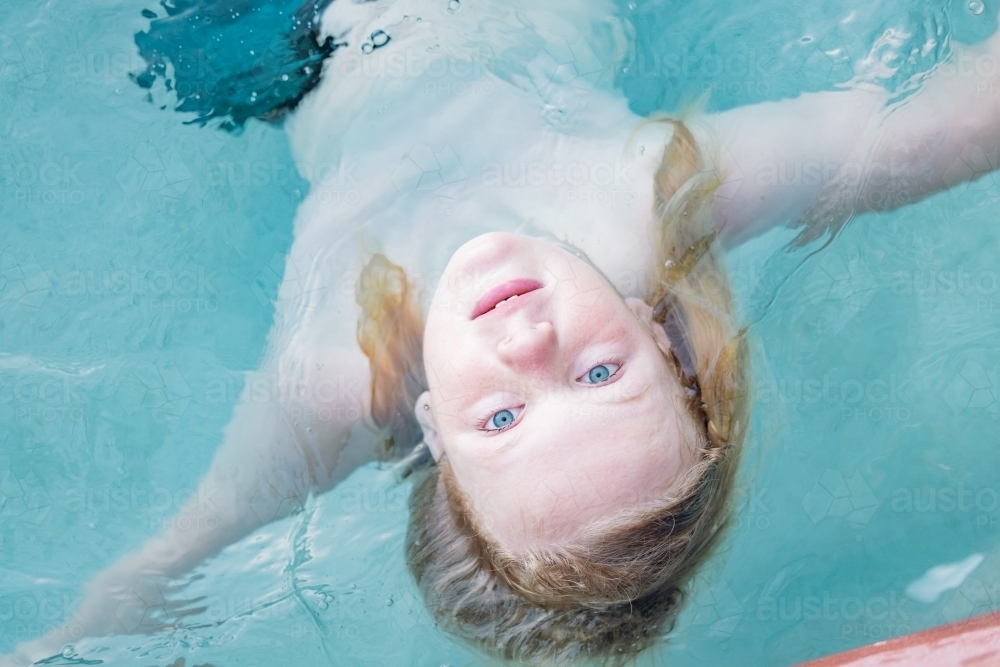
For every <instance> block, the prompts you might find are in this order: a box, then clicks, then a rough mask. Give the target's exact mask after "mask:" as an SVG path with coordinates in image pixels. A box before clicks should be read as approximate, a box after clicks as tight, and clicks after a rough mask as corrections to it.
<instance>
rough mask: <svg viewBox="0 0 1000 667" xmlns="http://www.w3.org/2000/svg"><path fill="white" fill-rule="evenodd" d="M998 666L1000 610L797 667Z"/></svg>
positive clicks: (999, 663) (999, 657) (999, 661)
mask: <svg viewBox="0 0 1000 667" xmlns="http://www.w3.org/2000/svg"><path fill="white" fill-rule="evenodd" d="M889 665H892V666H893V667H922V666H925V665H926V666H933V667H937V666H939V665H941V666H947V667H951V666H952V665H954V666H955V667H958V666H961V667H987V666H990V667H992V666H994V665H1000V611H995V612H991V613H989V614H983V615H982V616H973V617H972V618H967V619H965V620H962V621H957V622H955V623H949V624H947V625H939V626H937V627H935V628H928V629H927V630H921V631H920V632H914V633H912V634H908V635H903V636H902V637H896V638H895V639H889V640H887V641H884V642H876V643H875V644H871V645H869V646H862V647H860V648H856V649H852V650H850V651H846V652H844V653H837V654H835V655H828V656H826V657H825V658H820V659H818V660H812V661H810V662H805V663H802V664H801V665H800V666H799V667H887V666H889Z"/></svg>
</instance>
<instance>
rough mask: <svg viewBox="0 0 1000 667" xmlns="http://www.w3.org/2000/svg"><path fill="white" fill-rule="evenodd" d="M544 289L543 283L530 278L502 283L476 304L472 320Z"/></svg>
mask: <svg viewBox="0 0 1000 667" xmlns="http://www.w3.org/2000/svg"><path fill="white" fill-rule="evenodd" d="M542 287H543V285H542V283H540V282H538V281H537V280H530V279H528V278H518V279H517V280H508V281H507V282H505V283H501V284H500V285H497V286H496V287H494V288H493V289H491V290H489V291H488V292H486V294H484V295H483V296H482V298H480V299H479V301H477V302H476V306H475V308H473V309H472V319H476V318H477V317H480V316H482V315H485V314H486V313H489V312H492V311H494V310H496V309H498V308H503V307H504V306H505V305H507V304H510V303H511V302H512V301H515V300H517V298H518V297H522V296H524V295H525V294H529V293H531V292H534V291H535V290H539V289H541V288H542Z"/></svg>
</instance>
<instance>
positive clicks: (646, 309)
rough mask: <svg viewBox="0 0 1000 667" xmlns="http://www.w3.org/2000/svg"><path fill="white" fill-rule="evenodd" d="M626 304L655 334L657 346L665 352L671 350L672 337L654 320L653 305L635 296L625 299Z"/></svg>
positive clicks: (653, 334) (652, 333)
mask: <svg viewBox="0 0 1000 667" xmlns="http://www.w3.org/2000/svg"><path fill="white" fill-rule="evenodd" d="M625 305H626V306H628V308H629V310H631V311H632V314H634V315H635V317H636V319H638V320H639V321H640V322H642V324H643V325H644V326H645V327H646V329H647V330H648V331H649V333H650V334H651V335H652V336H653V340H655V341H656V345H657V347H659V348H660V349H661V350H662V351H663V353H664V354H667V353H669V352H670V339H669V338H667V332H666V331H664V330H663V327H661V326H660V324H659V323H658V322H655V321H653V307H652V306H650V305H649V304H648V303H646V302H645V301H643V300H642V299H637V298H635V297H634V296H630V297H628V298H626V299H625Z"/></svg>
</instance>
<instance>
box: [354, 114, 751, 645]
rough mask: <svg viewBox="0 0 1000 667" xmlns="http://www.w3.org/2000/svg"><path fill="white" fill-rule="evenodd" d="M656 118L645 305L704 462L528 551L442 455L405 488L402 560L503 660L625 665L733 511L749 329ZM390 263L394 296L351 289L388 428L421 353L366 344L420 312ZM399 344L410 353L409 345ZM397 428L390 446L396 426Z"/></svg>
mask: <svg viewBox="0 0 1000 667" xmlns="http://www.w3.org/2000/svg"><path fill="white" fill-rule="evenodd" d="M653 122H664V123H669V124H671V125H672V126H673V136H672V139H671V141H670V143H669V144H668V145H667V147H666V149H665V150H664V156H663V159H662V161H661V164H660V167H659V169H658V171H657V172H656V177H655V186H654V187H655V189H656V205H655V211H654V214H655V215H656V216H657V218H658V220H659V221H660V223H661V224H660V225H659V229H658V230H657V236H658V238H657V239H656V241H657V247H658V248H659V253H658V255H659V256H658V258H657V265H656V267H655V269H654V270H653V271H652V276H653V279H652V281H651V285H650V287H649V289H648V298H647V299H646V302H647V303H649V304H650V305H651V306H653V308H654V319H655V321H656V322H658V323H659V324H660V325H662V326H663V327H664V330H665V331H666V332H667V334H668V335H669V337H670V338H671V340H672V341H673V345H672V349H673V351H672V352H671V354H669V355H668V357H669V360H670V361H671V362H672V364H673V366H674V368H675V369H676V372H677V374H678V377H679V378H680V379H681V382H682V384H683V385H684V387H685V390H686V394H687V401H688V410H687V415H688V418H689V419H690V420H691V423H692V425H693V426H694V428H692V429H684V430H687V431H689V432H692V433H695V434H696V436H695V438H696V442H693V443H683V444H687V445H691V446H692V447H693V448H694V449H695V450H696V451H698V452H699V453H700V457H699V461H698V463H697V464H696V465H695V466H694V467H693V468H692V469H691V470H690V471H689V472H688V474H687V475H686V477H685V478H684V481H683V483H681V484H680V485H678V488H677V489H676V490H675V491H674V492H673V497H671V498H667V499H663V500H659V501H656V502H655V503H648V504H644V505H641V506H638V507H634V508H630V509H628V510H626V511H623V512H620V513H618V514H617V515H615V516H613V517H610V518H608V519H605V520H602V521H599V522H597V523H596V524H594V525H592V526H590V527H589V528H588V529H587V530H585V531H584V533H583V534H582V535H581V536H580V537H579V538H578V539H577V540H576V541H575V543H574V544H570V545H566V546H558V547H551V548H546V549H536V550H532V551H530V552H528V553H512V552H510V551H509V550H506V549H505V548H503V547H502V545H500V544H498V543H496V542H495V541H494V540H493V539H492V538H491V537H490V536H489V535H488V534H487V533H486V532H485V531H483V530H481V529H480V527H479V525H478V522H477V520H476V517H475V515H474V513H473V512H472V511H471V509H470V504H469V502H468V500H467V498H466V497H465V496H464V494H463V493H462V491H461V490H460V489H459V487H458V485H457V484H456V483H455V479H454V476H453V474H452V471H451V468H450V467H449V465H448V462H447V458H446V457H445V458H442V460H441V461H440V463H439V465H437V466H430V467H427V468H425V469H424V470H423V471H422V472H421V475H420V476H418V479H417V480H416V482H415V484H414V489H413V492H412V494H411V497H410V522H409V529H408V533H407V542H406V558H407V562H408V565H409V568H410V572H411V573H412V575H413V577H414V579H415V580H416V583H417V585H418V587H419V589H420V591H421V593H422V595H423V598H424V601H425V603H426V604H427V607H428V609H429V610H430V611H431V613H432V614H433V616H434V617H435V619H436V620H437V621H438V623H439V624H440V625H441V626H442V627H443V628H444V629H445V630H447V631H449V632H451V633H452V634H454V635H457V636H458V637H460V638H462V639H464V640H465V641H467V642H469V643H471V644H472V645H474V646H476V647H477V648H479V649H481V650H484V651H486V652H487V653H489V654H492V655H495V656H498V657H502V658H505V659H511V660H517V661H521V662H529V663H533V664H560V663H566V662H569V661H572V662H577V661H580V660H582V659H588V658H589V659H594V660H596V661H598V662H609V661H610V662H614V663H618V662H622V661H623V660H624V659H626V658H627V657H629V656H631V655H634V654H636V653H638V652H639V651H641V650H642V649H644V648H646V647H647V646H649V645H650V644H651V643H652V642H654V641H655V639H656V638H657V637H658V636H660V635H661V634H663V633H664V632H666V631H668V630H669V629H670V628H671V627H672V626H673V623H674V620H675V618H676V615H677V613H678V611H679V609H680V604H681V602H682V598H683V593H682V586H683V584H684V583H685V582H686V581H687V579H688V578H689V577H690V576H691V574H692V573H693V570H694V568H695V567H696V566H697V565H698V564H699V563H700V562H702V561H703V560H704V559H705V558H706V556H707V555H708V553H709V552H710V551H711V549H712V548H713V547H714V546H715V545H716V544H717V542H718V539H719V535H720V533H721V531H722V529H723V528H724V526H725V523H726V520H727V517H728V511H727V510H728V506H729V498H730V496H731V490H732V487H733V485H734V476H735V472H736V467H737V463H738V458H739V452H740V445H741V443H742V440H743V437H744V430H745V427H746V415H745V412H746V406H747V391H746V375H745V345H744V342H743V335H742V332H740V331H738V330H737V329H736V327H735V325H734V323H733V316H732V305H731V295H730V291H729V287H728V280H727V278H726V275H725V272H724V269H723V265H722V258H721V256H720V255H719V250H718V248H717V245H716V244H715V243H714V241H715V239H716V236H717V230H716V229H715V228H714V226H713V223H712V218H711V210H710V209H711V204H712V197H713V194H714V191H715V188H716V186H717V184H718V180H717V175H716V174H715V172H714V170H713V169H711V168H710V165H709V163H708V162H707V161H706V159H705V157H704V156H703V154H702V152H701V151H700V149H699V147H698V145H697V143H696V142H695V140H694V137H693V136H692V135H691V133H690V131H689V130H688V128H687V127H685V125H684V124H683V123H681V122H679V121H674V120H670V119H662V120H659V121H653ZM373 262H374V264H372V263H370V264H369V267H372V270H373V271H379V272H382V273H385V272H387V271H388V272H391V271H392V270H393V269H392V267H393V266H394V265H391V263H388V261H387V260H385V258H383V257H380V256H377V257H376V260H373ZM395 268H396V269H398V270H399V271H400V274H397V275H396V281H395V282H396V283H397V284H398V281H399V280H400V279H401V280H402V287H400V288H397V289H395V290H394V291H392V293H391V295H390V297H391V298H388V299H386V298H379V299H375V300H370V299H369V300H368V301H367V306H366V304H365V303H362V301H364V300H365V299H364V298H363V297H362V295H361V293H360V292H359V298H358V300H359V303H362V306H363V311H364V314H363V316H362V319H361V322H360V324H359V336H358V337H359V342H360V343H361V346H362V349H363V350H365V353H366V354H368V356H369V359H370V360H371V363H372V370H373V372H372V378H373V383H372V405H373V406H384V407H380V408H378V410H380V411H381V413H379V414H375V408H374V407H373V419H374V420H375V421H376V423H377V424H378V425H379V426H381V427H383V428H385V429H386V430H387V432H388V431H392V430H393V429H394V426H393V423H392V422H393V420H396V421H399V420H401V419H403V417H404V416H408V418H409V419H410V420H412V406H413V400H414V399H415V398H416V395H417V394H418V393H419V387H417V386H416V384H418V383H417V382H416V381H414V379H413V377H414V376H413V375H412V373H410V374H409V375H408V374H407V373H408V372H407V371H402V372H401V371H400V368H404V369H405V368H406V364H413V363H418V362H419V350H417V349H416V348H415V347H413V346H412V345H406V346H404V347H398V348H397V349H396V352H395V353H389V352H388V351H385V350H384V349H381V351H380V345H379V344H373V343H372V341H376V340H378V341H390V340H394V339H395V340H398V341H406V342H409V341H411V340H412V336H411V335H404V334H403V333H402V332H400V331H396V332H395V333H394V332H392V331H391V329H392V327H393V326H394V325H396V326H398V325H406V326H412V325H414V324H415V323H417V324H419V322H417V321H416V320H414V317H415V315H414V313H416V312H418V311H414V310H413V307H412V305H409V304H408V302H407V301H406V299H404V298H402V297H403V295H404V294H407V295H409V296H412V295H411V294H410V293H409V288H408V287H406V282H405V274H404V273H402V270H401V269H399V268H398V267H395ZM366 271H368V269H366ZM407 298H408V297H407ZM377 304H386V305H387V306H388V309H386V307H383V306H377ZM376 306H377V307H376ZM369 308H373V310H371V311H369V310H368V309H369ZM393 313H396V314H393ZM400 313H405V314H402V315H400ZM384 326H389V328H390V330H385V329H383V328H382V327H384ZM410 331H411V332H412V331H413V330H412V329H410ZM678 341H681V342H682V343H681V344H678V343H677V342H678ZM404 348H405V350H408V351H407V352H405V354H409V355H410V357H409V359H404V358H402V357H403V352H402V351H403V350H404ZM377 364H379V365H380V367H379V368H376V365H377ZM399 364H403V365H402V366H400V365H399ZM390 366H391V368H390ZM376 371H377V372H376ZM380 374H382V375H380ZM420 380H422V376H421V377H420ZM394 392H395V393H394ZM399 392H402V394H400V393H399ZM403 394H405V396H403ZM389 396H400V398H393V399H390V398H388V397H389ZM406 401H408V402H406ZM404 403H405V406H404ZM404 408H405V410H407V412H406V413H405V415H404V414H403V412H402V411H403V410H404ZM403 421H405V420H403ZM400 434H401V435H403V436H405V437H407V438H408V442H407V445H412V444H413V443H414V442H415V441H416V437H415V435H414V434H413V433H412V427H409V428H404V429H403V430H402V431H401V432H400ZM393 437H394V438H395V441H394V445H393V447H394V448H398V447H399V446H400V442H401V441H400V436H395V435H393V436H390V439H391V438H393ZM425 458H426V457H425Z"/></svg>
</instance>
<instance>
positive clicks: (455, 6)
mask: <svg viewBox="0 0 1000 667" xmlns="http://www.w3.org/2000/svg"><path fill="white" fill-rule="evenodd" d="M461 8H462V1H461V0H448V11H449V12H451V13H452V14H454V13H455V12H457V11H458V10H459V9H461Z"/></svg>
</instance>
